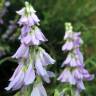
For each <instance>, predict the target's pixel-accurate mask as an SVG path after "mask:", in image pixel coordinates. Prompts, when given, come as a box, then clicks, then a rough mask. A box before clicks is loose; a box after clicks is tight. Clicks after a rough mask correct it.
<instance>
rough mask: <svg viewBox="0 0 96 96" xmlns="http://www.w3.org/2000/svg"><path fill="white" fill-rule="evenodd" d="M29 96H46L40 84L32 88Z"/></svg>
mask: <svg viewBox="0 0 96 96" xmlns="http://www.w3.org/2000/svg"><path fill="white" fill-rule="evenodd" d="M31 96H47V93H46V90H45V88H44V87H43V84H42V83H38V84H36V85H35V87H33V90H32V93H31Z"/></svg>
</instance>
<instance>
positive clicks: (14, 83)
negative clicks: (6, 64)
mask: <svg viewBox="0 0 96 96" xmlns="http://www.w3.org/2000/svg"><path fill="white" fill-rule="evenodd" d="M23 63H24V62H22V61H19V65H18V67H17V68H16V70H15V72H14V74H13V75H12V77H11V78H10V79H9V81H10V83H9V86H8V87H6V88H5V89H6V90H10V89H11V90H17V89H20V88H22V87H23V86H25V85H29V84H31V83H32V82H34V80H35V71H34V69H33V68H32V65H31V64H30V65H28V67H27V66H25V65H24V64H23Z"/></svg>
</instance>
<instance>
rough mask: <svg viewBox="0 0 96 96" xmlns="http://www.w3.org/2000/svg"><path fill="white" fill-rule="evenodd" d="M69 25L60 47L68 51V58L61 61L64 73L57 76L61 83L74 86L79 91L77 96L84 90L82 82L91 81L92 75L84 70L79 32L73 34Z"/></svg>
mask: <svg viewBox="0 0 96 96" xmlns="http://www.w3.org/2000/svg"><path fill="white" fill-rule="evenodd" d="M72 29H73V27H72V25H71V23H66V32H65V36H64V40H66V42H65V44H64V45H63V46H62V51H68V52H69V53H68V56H67V57H66V59H65V60H64V61H63V64H62V67H65V69H64V71H63V72H62V73H61V75H60V76H59V78H58V80H60V81H61V82H65V83H69V84H71V85H75V87H76V88H77V89H76V90H79V92H77V93H76V94H78V95H79V93H80V91H82V90H84V89H85V86H84V84H83V80H88V81H89V80H92V79H93V78H94V75H91V74H89V72H88V71H87V70H86V69H85V68H84V60H83V59H84V58H83V54H82V53H81V51H80V45H81V44H83V41H82V39H81V38H80V34H81V33H80V32H78V33H76V32H73V30H72ZM76 94H75V95H76Z"/></svg>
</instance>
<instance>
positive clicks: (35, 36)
mask: <svg viewBox="0 0 96 96" xmlns="http://www.w3.org/2000/svg"><path fill="white" fill-rule="evenodd" d="M45 41H47V39H46V37H45V36H44V35H43V33H42V32H41V30H40V29H39V28H38V27H34V30H32V32H30V33H29V34H28V35H27V36H25V37H24V38H22V40H21V42H22V43H24V44H26V45H39V44H41V43H42V42H45Z"/></svg>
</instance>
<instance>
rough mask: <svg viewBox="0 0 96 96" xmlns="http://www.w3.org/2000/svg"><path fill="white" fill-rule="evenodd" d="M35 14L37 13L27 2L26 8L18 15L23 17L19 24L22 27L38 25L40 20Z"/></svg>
mask: <svg viewBox="0 0 96 96" xmlns="http://www.w3.org/2000/svg"><path fill="white" fill-rule="evenodd" d="M35 13H36V11H35V10H34V9H33V7H32V6H31V5H30V4H29V3H28V2H25V7H24V8H22V9H21V10H20V11H17V14H19V15H21V18H20V20H19V22H18V23H19V24H20V25H27V26H33V25H35V24H38V23H39V22H40V20H39V19H38V17H37V16H36V14H35Z"/></svg>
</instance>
